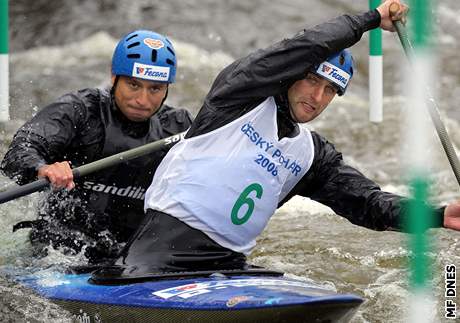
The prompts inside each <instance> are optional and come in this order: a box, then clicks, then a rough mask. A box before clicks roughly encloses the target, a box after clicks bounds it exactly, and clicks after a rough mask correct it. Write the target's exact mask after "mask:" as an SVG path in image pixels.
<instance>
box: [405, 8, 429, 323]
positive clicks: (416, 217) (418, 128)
mask: <svg viewBox="0 0 460 323" xmlns="http://www.w3.org/2000/svg"><path fill="white" fill-rule="evenodd" d="M409 4H410V7H411V10H410V13H409V15H410V16H409V22H410V25H411V38H412V39H413V46H414V52H415V55H414V57H413V70H412V71H411V72H409V73H406V74H408V76H407V79H406V82H407V84H408V88H410V91H409V98H410V107H409V109H408V110H411V111H410V112H409V114H410V115H408V119H409V120H412V122H411V123H410V124H406V126H408V127H409V128H411V130H410V132H409V134H410V135H409V137H410V138H408V140H409V142H410V146H411V149H412V151H411V152H412V153H411V154H410V156H408V157H409V165H410V167H411V170H410V171H409V174H410V179H409V185H410V188H411V190H412V192H413V198H412V199H411V201H410V202H409V206H408V212H407V215H406V226H407V229H408V231H409V232H410V234H409V241H408V242H409V244H408V245H409V248H410V250H411V258H410V264H409V266H410V278H409V286H410V289H411V302H410V304H411V306H410V308H409V320H408V321H409V322H417V323H420V322H433V320H434V315H435V312H436V311H435V309H434V304H435V303H434V299H433V296H432V295H431V293H432V288H430V286H429V285H430V283H429V280H430V275H431V265H430V260H429V258H428V256H427V252H428V251H429V248H430V246H429V239H428V235H427V233H426V230H427V228H429V227H430V226H431V221H432V216H433V214H432V211H431V209H430V207H429V206H428V205H429V204H428V195H429V180H428V173H429V170H428V169H427V163H429V161H430V159H432V156H430V155H429V153H428V151H429V145H430V142H429V139H428V137H427V135H426V134H427V133H429V131H430V130H431V129H429V128H427V127H428V125H427V121H426V119H427V118H426V117H425V118H424V117H423V116H424V115H425V114H424V112H425V111H428V109H427V108H426V105H427V102H426V100H425V98H426V93H425V89H426V85H427V84H426V83H424V82H430V80H432V79H433V73H432V71H433V67H432V57H431V56H432V53H431V49H430V39H431V29H432V26H431V23H432V18H431V5H430V0H411V1H410V3H409Z"/></svg>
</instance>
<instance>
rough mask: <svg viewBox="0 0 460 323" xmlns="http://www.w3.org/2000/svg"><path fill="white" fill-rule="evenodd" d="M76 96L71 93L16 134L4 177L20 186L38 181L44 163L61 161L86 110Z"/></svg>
mask: <svg viewBox="0 0 460 323" xmlns="http://www.w3.org/2000/svg"><path fill="white" fill-rule="evenodd" d="M82 105H83V103H82V102H81V100H79V99H78V98H77V97H76V96H75V95H73V94H68V95H65V96H63V97H61V98H60V99H59V100H57V101H56V102H54V103H52V104H50V105H48V106H46V107H44V108H43V109H42V110H41V111H40V112H39V113H37V115H35V116H34V117H33V118H32V119H31V120H30V121H28V122H27V123H25V124H24V125H23V126H22V127H21V128H20V129H19V130H18V131H17V133H16V134H15V136H14V138H13V141H12V142H11V144H10V146H9V148H8V151H7V152H6V154H5V157H4V158H3V160H2V163H1V166H0V167H1V171H2V173H3V174H4V175H6V176H8V177H10V178H13V179H14V180H16V182H17V183H18V184H20V185H22V184H25V183H28V182H30V181H33V180H34V179H36V176H37V170H38V168H40V167H41V166H43V165H45V164H51V163H54V162H56V161H62V160H63V158H64V156H63V152H64V151H65V148H66V147H67V146H68V145H69V143H70V142H71V141H72V139H73V138H74V137H75V134H76V133H77V131H78V129H79V127H80V124H81V122H80V121H79V120H81V119H83V118H84V114H85V111H84V109H83V108H82Z"/></svg>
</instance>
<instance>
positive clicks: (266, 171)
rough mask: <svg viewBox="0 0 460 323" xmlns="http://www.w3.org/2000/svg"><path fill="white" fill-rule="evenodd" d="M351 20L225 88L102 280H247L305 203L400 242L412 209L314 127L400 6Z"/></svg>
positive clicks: (457, 213)
mask: <svg viewBox="0 0 460 323" xmlns="http://www.w3.org/2000/svg"><path fill="white" fill-rule="evenodd" d="M392 2H397V3H399V4H400V5H401V9H400V12H398V14H397V15H396V17H398V19H399V18H400V17H402V16H403V15H404V13H405V12H406V11H407V7H406V6H404V5H402V4H401V3H400V1H385V2H383V3H382V4H381V5H380V6H379V7H378V8H377V9H376V10H372V11H369V12H366V13H364V14H361V15H344V16H341V17H338V18H336V19H333V20H331V21H328V22H326V23H324V24H320V25H318V26H316V27H314V28H313V29H309V30H305V31H304V32H302V33H300V34H298V35H296V36H295V37H293V38H291V39H285V40H283V41H281V42H279V43H277V44H274V45H273V46H271V47H269V48H267V49H264V50H258V51H256V52H254V53H252V54H251V55H249V56H247V57H245V58H242V59H239V60H237V61H235V62H234V63H233V64H231V65H229V66H228V67H226V68H225V69H224V70H223V71H222V72H221V73H220V74H219V75H218V76H217V78H216V80H215V81H214V83H213V85H212V88H211V90H210V92H209V93H208V95H207V97H206V99H205V101H204V104H203V107H202V109H201V110H200V112H199V113H198V115H197V117H196V119H195V121H194V122H193V124H192V127H191V129H190V130H189V131H188V133H187V135H186V139H185V140H183V141H182V142H180V143H179V144H177V145H176V146H175V147H173V148H172V149H171V150H170V151H169V153H168V154H167V155H166V157H165V159H164V160H163V161H162V163H161V164H160V166H159V167H158V169H157V171H156V173H155V176H154V178H153V181H152V185H151V186H150V187H149V189H148V190H147V193H146V199H145V210H146V214H147V216H146V218H145V221H144V222H143V224H142V225H141V227H140V228H139V230H138V231H137V233H136V234H135V235H134V236H133V237H132V239H131V240H130V242H129V243H128V245H127V246H126V248H125V249H124V250H123V252H122V255H121V257H120V258H119V259H118V260H117V261H116V262H114V264H113V266H112V267H106V268H103V269H101V270H99V271H98V272H96V273H94V274H93V280H94V281H95V282H98V281H100V282H101V281H110V280H115V281H120V280H124V279H131V278H133V277H135V278H139V277H147V276H149V275H154V274H156V273H159V272H164V271H169V272H171V271H191V270H192V271H193V270H232V269H244V268H247V266H248V265H247V264H246V261H245V256H246V255H247V254H249V253H250V252H251V250H252V248H253V247H254V245H255V239H256V238H257V236H258V235H259V234H260V233H261V232H262V230H263V229H264V228H265V226H266V224H267V222H268V220H269V219H270V218H271V216H272V215H273V214H274V213H275V210H276V209H277V207H279V206H280V205H282V204H283V203H284V202H285V201H286V200H288V199H289V198H291V197H292V196H294V195H301V196H306V197H309V198H311V199H313V200H316V201H319V202H321V203H323V204H325V205H328V206H329V207H331V208H332V209H333V210H334V211H335V212H336V213H337V214H339V215H341V216H343V217H345V218H347V219H348V220H349V221H351V222H352V223H354V224H357V225H361V226H365V227H368V228H371V229H374V230H388V229H391V230H400V229H401V220H400V219H401V213H402V209H403V207H404V201H405V200H404V198H403V197H401V196H398V195H395V194H391V193H388V192H383V191H381V190H380V188H379V187H378V185H377V184H376V183H374V182H373V181H371V180H370V179H368V178H366V177H365V176H364V175H363V174H361V173H360V172H359V171H358V170H356V169H354V168H353V167H351V166H348V165H346V164H345V163H344V162H343V160H342V155H341V154H340V153H339V152H338V151H337V150H335V148H334V146H333V145H332V144H331V143H329V142H328V141H327V140H326V139H325V138H323V137H322V136H320V135H319V134H317V133H316V132H311V131H309V130H307V129H306V128H304V127H303V126H301V125H300V124H303V123H306V122H308V121H311V120H313V119H314V118H316V117H317V116H318V115H320V114H321V112H322V111H324V109H325V108H326V107H327V106H328V104H329V103H330V102H331V100H332V99H333V98H334V97H335V96H336V95H343V94H344V93H345V92H346V90H347V88H348V86H349V84H350V81H351V78H352V76H353V72H354V66H353V59H352V56H351V54H350V51H349V50H347V49H346V48H348V47H350V46H352V45H353V44H355V43H356V42H357V41H359V39H360V38H361V36H362V34H363V33H364V32H366V31H368V30H370V29H374V28H377V27H379V26H380V27H381V28H383V29H385V30H391V31H393V27H392V21H391V18H390V17H389V5H390V3H392ZM435 216H436V219H435V221H434V222H435V223H433V226H437V227H441V226H445V227H449V228H452V229H457V230H458V229H460V204H459V203H454V204H452V205H450V206H448V207H447V208H446V207H440V208H438V209H437V210H436V213H435Z"/></svg>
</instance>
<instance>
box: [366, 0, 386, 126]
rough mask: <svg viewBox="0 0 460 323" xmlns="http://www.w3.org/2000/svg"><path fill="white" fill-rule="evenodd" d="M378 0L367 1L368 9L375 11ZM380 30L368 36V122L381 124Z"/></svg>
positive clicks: (381, 73) (381, 71)
mask: <svg viewBox="0 0 460 323" xmlns="http://www.w3.org/2000/svg"><path fill="white" fill-rule="evenodd" d="M379 5H380V0H369V8H370V9H371V10H372V9H375V8H377V7H378V6H379ZM382 80H383V69H382V30H381V29H380V28H376V29H373V30H371V31H370V35H369V120H370V121H371V122H382V115H383V112H382V111H383V81H382Z"/></svg>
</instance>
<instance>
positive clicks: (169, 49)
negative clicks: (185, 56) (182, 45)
mask: <svg viewBox="0 0 460 323" xmlns="http://www.w3.org/2000/svg"><path fill="white" fill-rule="evenodd" d="M166 48H167V49H168V51H169V52H170V53H171V54H173V56H176V54H175V53H174V51H173V50H172V49H171V47H169V46H166Z"/></svg>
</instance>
